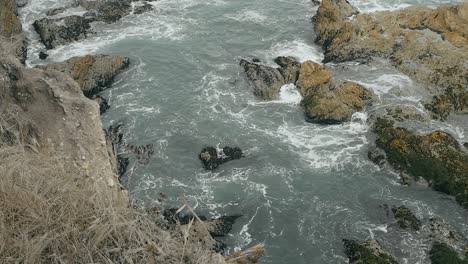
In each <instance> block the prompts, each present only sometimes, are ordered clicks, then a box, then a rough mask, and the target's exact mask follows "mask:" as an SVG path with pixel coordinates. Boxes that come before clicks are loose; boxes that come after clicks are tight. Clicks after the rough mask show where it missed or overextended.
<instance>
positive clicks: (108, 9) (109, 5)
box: [97, 1, 132, 24]
mask: <svg viewBox="0 0 468 264" xmlns="http://www.w3.org/2000/svg"><path fill="white" fill-rule="evenodd" d="M131 12H132V4H131V2H130V1H107V2H104V3H102V4H101V5H100V6H99V7H98V8H97V20H99V21H103V22H105V23H108V24H110V23H114V22H116V21H118V20H120V19H121V18H122V17H124V16H127V15H129V14H130V13H131Z"/></svg>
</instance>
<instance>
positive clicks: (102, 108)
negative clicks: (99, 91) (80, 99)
mask: <svg viewBox="0 0 468 264" xmlns="http://www.w3.org/2000/svg"><path fill="white" fill-rule="evenodd" d="M91 99H93V100H94V101H96V102H97V103H98V104H99V113H100V114H101V115H102V114H104V113H105V112H106V111H107V109H109V108H110V105H109V103H108V102H107V100H106V99H105V98H104V97H102V96H100V95H93V97H91Z"/></svg>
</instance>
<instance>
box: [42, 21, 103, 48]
mask: <svg viewBox="0 0 468 264" xmlns="http://www.w3.org/2000/svg"><path fill="white" fill-rule="evenodd" d="M33 26H34V29H35V30H36V32H37V34H39V37H40V38H41V41H42V43H44V45H45V47H46V48H47V49H53V48H55V47H57V46H61V45H65V44H68V43H70V42H73V41H78V40H81V39H85V38H87V37H88V36H89V35H92V34H94V32H93V30H92V29H91V25H90V21H89V20H87V19H86V18H83V17H81V16H68V17H62V18H42V19H39V20H36V21H34V23H33Z"/></svg>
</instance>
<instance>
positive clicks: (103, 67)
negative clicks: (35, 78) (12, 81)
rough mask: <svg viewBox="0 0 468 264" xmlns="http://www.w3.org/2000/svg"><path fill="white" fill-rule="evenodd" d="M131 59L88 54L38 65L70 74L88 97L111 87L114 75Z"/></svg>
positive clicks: (126, 65) (125, 66)
mask: <svg viewBox="0 0 468 264" xmlns="http://www.w3.org/2000/svg"><path fill="white" fill-rule="evenodd" d="M129 64H130V59H129V58H126V57H121V56H113V55H86V56H83V57H74V58H71V59H69V60H66V61H64V62H60V63H52V64H48V65H42V66H38V67H39V68H41V69H47V70H57V71H61V72H64V73H66V74H69V75H70V76H71V77H72V78H73V79H74V80H75V81H76V82H77V83H78V84H79V85H80V86H81V89H82V90H83V93H84V94H85V95H86V96H87V97H90V98H91V97H92V96H93V95H95V94H97V93H98V92H100V91H102V90H104V89H105V88H107V87H109V86H110V85H111V84H112V81H113V80H114V77H115V76H116V75H117V74H119V73H120V72H121V71H122V70H124V69H125V68H127V67H128V65H129Z"/></svg>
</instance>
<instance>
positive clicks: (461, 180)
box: [374, 118, 468, 208]
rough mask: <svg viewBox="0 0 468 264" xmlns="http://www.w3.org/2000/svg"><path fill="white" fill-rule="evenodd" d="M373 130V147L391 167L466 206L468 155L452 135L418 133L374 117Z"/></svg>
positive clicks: (467, 200) (467, 202)
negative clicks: (426, 183) (422, 180)
mask: <svg viewBox="0 0 468 264" xmlns="http://www.w3.org/2000/svg"><path fill="white" fill-rule="evenodd" d="M374 131H375V132H376V134H377V140H376V144H377V146H378V147H380V148H382V149H383V150H384V151H385V153H386V155H387V161H388V162H389V163H390V164H391V165H392V166H393V167H395V168H396V169H398V170H401V171H403V172H407V173H408V174H410V175H412V176H413V177H415V178H416V179H418V178H419V177H423V178H424V179H426V180H427V181H428V182H429V184H430V185H431V186H432V187H433V188H434V189H435V190H437V191H440V192H443V193H446V194H449V195H453V196H455V199H456V200H457V202H458V203H460V204H461V205H462V206H464V207H465V208H468V192H467V191H466V190H467V189H468V154H467V153H466V152H465V151H463V150H462V149H461V146H460V144H459V143H458V142H457V140H456V139H455V138H453V137H452V136H451V135H450V134H448V133H446V132H442V131H435V132H432V133H430V134H428V135H424V136H420V135H417V134H415V133H412V132H410V131H409V130H408V129H405V128H401V127H394V124H393V122H392V121H389V120H387V119H384V118H377V121H376V122H375V124H374Z"/></svg>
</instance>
